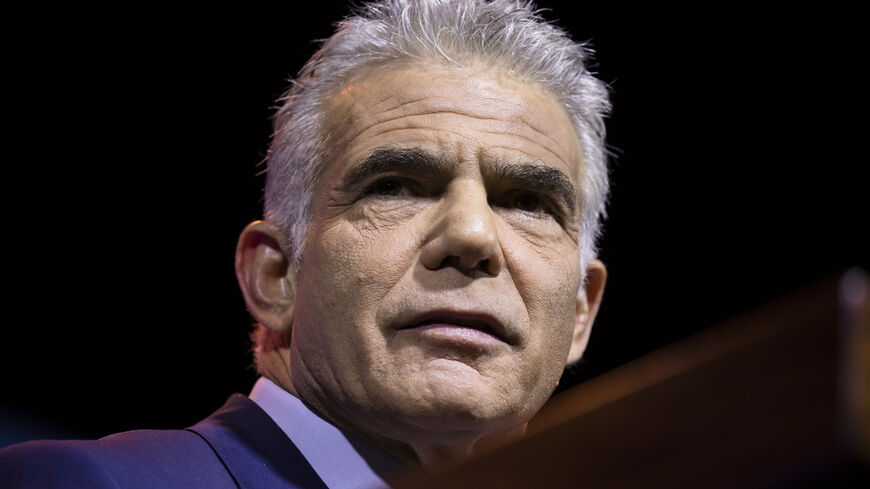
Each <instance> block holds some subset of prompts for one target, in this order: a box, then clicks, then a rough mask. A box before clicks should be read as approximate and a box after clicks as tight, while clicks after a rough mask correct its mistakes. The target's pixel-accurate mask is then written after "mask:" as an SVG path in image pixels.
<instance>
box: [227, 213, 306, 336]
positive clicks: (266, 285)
mask: <svg viewBox="0 0 870 489" xmlns="http://www.w3.org/2000/svg"><path fill="white" fill-rule="evenodd" d="M291 264H292V258H291V254H290V250H289V242H288V240H287V238H286V235H285V233H284V230H283V229H281V227H280V226H278V225H277V224H275V223H273V222H270V221H255V222H252V223H251V224H248V226H247V227H246V228H245V230H244V231H242V234H241V236H240V237H239V243H238V246H237V247H236V278H237V279H238V281H239V287H240V288H241V289H242V295H243V296H244V297H245V303H246V304H247V306H248V311H249V312H250V313H251V315H252V316H254V318H255V319H256V320H257V321H258V322H259V323H260V324H262V325H263V326H265V327H267V328H269V329H270V330H272V331H275V332H280V333H286V332H289V331H290V327H291V326H292V324H293V301H294V298H295V292H296V277H295V274H294V270H293V267H292V266H291Z"/></svg>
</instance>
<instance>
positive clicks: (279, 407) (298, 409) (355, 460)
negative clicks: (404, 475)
mask: <svg viewBox="0 0 870 489" xmlns="http://www.w3.org/2000/svg"><path fill="white" fill-rule="evenodd" d="M248 397H249V398H250V399H251V400H252V401H254V402H255V403H257V405H258V406H260V407H261V408H262V409H263V411H266V414H268V415H269V417H270V418H272V421H274V422H275V424H277V425H278V426H279V427H280V428H281V429H282V430H283V431H284V433H286V434H287V436H288V437H289V438H290V439H291V440H293V443H294V444H295V445H296V447H297V448H299V451H300V452H302V455H303V456H304V457H305V459H306V460H308V463H310V464H311V467H313V468H314V471H315V472H317V475H319V476H320V478H321V479H322V480H323V482H324V483H326V486H327V487H329V489H374V488H389V486H388V485H387V483H386V482H384V476H385V475H389V474H392V473H396V472H399V471H401V470H402V467H403V465H402V463H401V462H399V461H398V460H397V459H395V458H394V457H392V456H391V455H389V454H387V453H385V452H383V451H382V450H380V449H378V448H376V447H374V446H372V445H371V444H370V443H368V442H367V441H364V440H362V439H360V438H359V437H357V436H354V435H352V434H350V433H346V432H344V431H342V430H340V429H338V428H337V427H335V426H333V425H332V424H330V423H329V422H328V421H326V420H325V419H323V418H321V417H320V416H318V415H317V414H316V413H315V412H314V411H312V410H310V409H308V406H306V405H305V404H304V403H303V402H302V401H300V400H299V399H298V398H297V397H296V396H294V395H293V394H290V393H289V392H287V391H285V390H284V389H282V388H281V387H278V386H277V385H276V384H275V383H274V382H272V381H271V380H269V379H267V378H265V377H260V378H259V379H258V380H257V382H256V383H255V384H254V388H253V389H252V390H251V395H250V396H248Z"/></svg>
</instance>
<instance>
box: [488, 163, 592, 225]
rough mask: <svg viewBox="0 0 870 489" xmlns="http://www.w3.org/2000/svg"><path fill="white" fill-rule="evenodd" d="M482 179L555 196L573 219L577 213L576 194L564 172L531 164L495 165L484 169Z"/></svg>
mask: <svg viewBox="0 0 870 489" xmlns="http://www.w3.org/2000/svg"><path fill="white" fill-rule="evenodd" d="M484 177H485V178H486V177H488V178H491V179H493V180H495V181H500V182H504V183H506V184H508V185H510V186H512V187H517V188H522V189H525V190H532V191H536V192H541V193H545V194H550V195H555V196H556V198H557V200H559V201H561V202H560V203H561V204H562V205H563V206H564V207H565V209H568V210H569V214H570V215H571V216H572V217H573V216H574V214H575V213H576V212H577V192H576V191H575V189H574V184H572V183H571V179H570V178H569V177H568V175H567V174H565V172H563V171H562V170H559V169H558V168H553V167H551V166H546V165H535V164H531V163H519V164H505V163H496V164H495V165H493V166H491V167H485V170H484Z"/></svg>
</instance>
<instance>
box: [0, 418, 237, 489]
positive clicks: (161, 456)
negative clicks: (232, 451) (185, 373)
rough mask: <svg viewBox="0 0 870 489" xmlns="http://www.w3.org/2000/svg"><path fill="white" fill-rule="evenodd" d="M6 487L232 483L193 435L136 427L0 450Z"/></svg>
mask: <svg viewBox="0 0 870 489" xmlns="http://www.w3.org/2000/svg"><path fill="white" fill-rule="evenodd" d="M0 486H2V487H4V488H6V487H8V488H19V487H20V488H24V487H46V488H61V487H63V488H79V487H81V488H85V487H87V488H121V487H123V488H128V487H142V488H148V487H161V488H164V487H165V488H174V487H179V488H180V487H185V488H196V487H215V488H221V487H235V484H234V482H233V480H232V478H231V477H230V476H229V474H228V473H227V471H226V469H225V468H224V467H223V464H222V462H221V461H220V459H219V458H217V456H216V455H215V454H214V452H213V451H212V450H211V448H210V447H209V445H208V443H206V442H205V441H204V440H203V439H202V438H201V437H200V436H199V435H197V434H195V433H192V432H189V431H184V430H139V431H130V432H126V433H119V434H117V435H112V436H108V437H106V438H101V439H99V440H93V441H35V442H26V443H21V444H18V445H13V446H11V447H7V448H4V449H2V450H0Z"/></svg>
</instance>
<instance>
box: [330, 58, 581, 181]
mask: <svg viewBox="0 0 870 489" xmlns="http://www.w3.org/2000/svg"><path fill="white" fill-rule="evenodd" d="M326 129H327V134H328V139H329V146H330V147H331V148H334V150H333V154H332V155H331V158H330V159H331V160H333V161H344V162H348V163H352V162H353V161H359V160H361V159H362V158H364V157H365V156H367V155H369V154H371V152H372V151H374V150H376V149H378V148H380V147H384V146H407V145H413V146H420V147H423V148H425V149H429V150H432V151H433V152H435V153H438V154H440V155H442V156H445V157H447V159H454V158H455V159H457V160H459V161H469V160H474V161H478V162H482V161H485V160H490V159H491V160H502V161H512V160H523V161H526V162H530V163H537V164H545V165H548V166H553V167H557V168H559V169H561V170H563V171H565V172H566V173H567V174H569V175H570V176H571V177H572V178H574V179H575V181H577V179H578V178H579V172H580V170H581V163H582V152H581V150H580V147H579V142H578V138H577V137H576V134H575V132H574V129H573V127H572V125H571V121H570V119H569V118H568V115H567V114H566V113H565V111H564V110H563V109H562V108H561V107H560V106H559V104H558V103H557V102H556V101H555V99H554V98H553V97H552V96H551V95H550V94H549V93H548V92H546V91H545V90H543V89H542V88H539V87H537V86H535V85H532V84H528V83H522V82H520V81H516V80H514V79H512V78H510V77H508V76H505V75H504V74H503V73H502V72H501V71H500V70H497V69H471V68H468V69H466V68H453V67H449V68H448V67H443V66H433V65H428V64H419V65H402V66H399V67H391V68H389V69H381V70H378V71H375V72H374V73H371V74H369V75H368V76H364V77H361V78H360V79H358V80H356V81H355V82H353V83H350V84H348V85H346V86H345V87H344V88H343V90H342V91H341V92H340V93H338V94H337V95H336V96H335V97H334V98H333V99H332V100H330V101H329V104H328V108H327V118H326Z"/></svg>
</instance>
